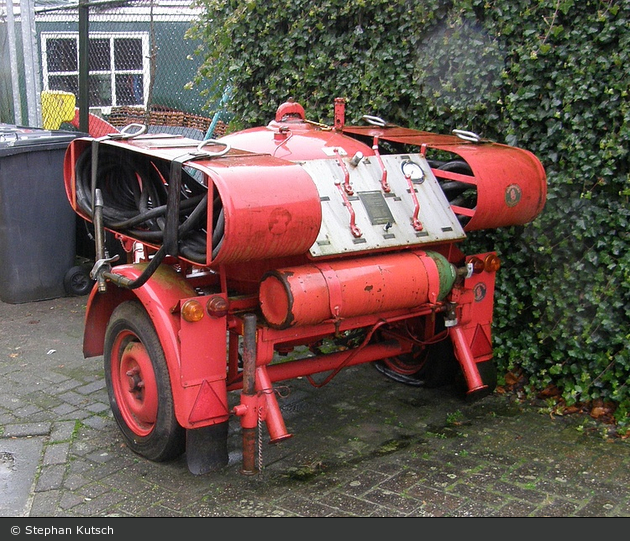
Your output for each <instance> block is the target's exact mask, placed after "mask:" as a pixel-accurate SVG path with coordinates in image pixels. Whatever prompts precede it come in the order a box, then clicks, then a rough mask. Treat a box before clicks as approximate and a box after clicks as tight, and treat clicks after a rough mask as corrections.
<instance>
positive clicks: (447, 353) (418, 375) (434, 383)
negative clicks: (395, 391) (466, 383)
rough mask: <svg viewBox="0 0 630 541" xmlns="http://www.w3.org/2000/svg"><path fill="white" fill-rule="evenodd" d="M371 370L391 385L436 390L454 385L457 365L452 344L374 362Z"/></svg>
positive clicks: (443, 342) (439, 345)
mask: <svg viewBox="0 0 630 541" xmlns="http://www.w3.org/2000/svg"><path fill="white" fill-rule="evenodd" d="M374 367H375V368H376V369H377V370H378V371H379V372H380V373H381V374H383V375H385V376H387V377H388V378H390V379H393V380H394V381H398V382H400V383H404V384H405V385H411V386H414V387H426V388H437V387H444V386H446V385H452V384H453V383H454V382H455V378H456V376H457V372H458V370H459V364H458V362H457V359H455V354H454V353H453V345H452V344H451V341H450V340H448V339H446V340H442V341H441V342H437V343H436V344H431V345H429V346H425V347H422V348H421V347H418V348H414V350H413V351H412V352H411V353H408V354H406V355H400V356H398V357H396V358H393V359H385V360H383V361H376V362H375V363H374Z"/></svg>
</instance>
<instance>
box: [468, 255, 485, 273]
mask: <svg viewBox="0 0 630 541" xmlns="http://www.w3.org/2000/svg"><path fill="white" fill-rule="evenodd" d="M468 266H469V268H470V267H472V273H473V274H479V273H480V272H483V271H484V270H485V268H486V266H485V264H484V262H483V261H482V260H481V259H479V258H478V257H477V256H473V257H471V258H470V260H469V261H468Z"/></svg>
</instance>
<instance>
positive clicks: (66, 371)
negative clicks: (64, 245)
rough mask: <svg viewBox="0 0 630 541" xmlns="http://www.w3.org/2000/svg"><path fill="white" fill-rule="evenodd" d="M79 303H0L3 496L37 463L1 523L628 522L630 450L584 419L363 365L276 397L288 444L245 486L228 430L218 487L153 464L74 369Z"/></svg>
mask: <svg viewBox="0 0 630 541" xmlns="http://www.w3.org/2000/svg"><path fill="white" fill-rule="evenodd" d="M84 303H85V298H81V297H79V298H62V299H54V300H50V301H40V302H34V303H28V304H19V305H11V304H3V303H0V321H1V322H2V333H1V334H0V396H1V401H0V457H4V458H5V460H9V459H10V460H13V461H14V462H15V463H14V464H13V466H14V467H15V468H17V469H13V470H12V469H11V468H6V470H5V471H4V472H3V469H2V461H1V460H0V481H2V479H3V477H2V476H3V475H4V478H5V479H6V480H7V482H6V483H4V485H3V484H2V483H0V490H1V487H2V486H5V487H6V486H11V476H12V475H15V472H18V473H19V466H20V465H21V464H24V463H25V461H26V458H28V457H30V458H34V460H35V466H34V467H33V474H32V476H31V478H30V481H29V486H30V483H31V482H32V487H30V489H29V490H27V491H26V492H27V494H26V495H25V500H24V502H22V503H20V502H18V503H19V505H20V508H19V511H15V510H11V508H9V507H5V508H4V509H3V508H2V505H1V504H0V516H30V517H112V516H120V517H149V516H164V517H171V516H173V517H254V516H264V517H422V516H438V517H443V516H448V517H490V516H503V517H516V516H519V517H522V516H563V517H570V516H573V517H627V516H630V493H629V490H628V487H629V486H630V444H629V443H628V442H627V441H621V440H615V441H606V439H605V438H603V437H602V431H601V430H600V428H601V427H598V425H597V424H595V423H594V422H593V421H592V420H591V419H589V418H587V417H577V416H575V417H571V416H570V417H566V418H562V417H555V418H553V417H551V416H550V415H549V414H548V413H545V412H543V411H541V410H540V409H539V408H536V407H532V406H525V405H519V404H517V403H515V402H514V401H513V400H512V399H511V398H510V397H506V396H500V395H496V394H495V395H492V396H489V397H487V398H485V399H483V400H482V401H480V402H477V403H474V404H468V403H465V402H463V401H462V400H460V399H459V397H457V396H454V395H453V394H451V392H450V391H449V390H448V389H447V390H440V391H438V390H429V389H419V388H413V387H407V386H404V385H401V384H399V383H395V382H393V381H390V380H388V379H386V378H384V377H383V376H382V375H381V374H379V373H378V372H377V371H376V370H374V368H373V367H372V366H369V365H364V366H358V367H353V368H350V369H346V370H345V371H344V372H342V373H341V374H339V375H338V376H337V377H336V378H335V379H333V380H332V382H331V383H329V384H328V385H326V386H324V387H321V388H315V387H313V386H311V385H310V384H309V383H308V382H307V381H306V380H305V379H301V380H292V381H290V382H286V384H284V385H278V386H277V390H278V391H279V392H280V395H281V397H280V398H279V402H280V405H281V408H282V411H283V414H284V417H285V422H286V424H287V428H288V429H289V431H291V432H292V433H293V434H294V436H293V438H291V439H288V440H286V441H284V442H282V443H280V444H277V445H274V446H272V445H268V444H267V443H266V435H264V437H263V443H262V445H261V453H262V466H263V468H262V472H261V473H260V474H258V475H254V476H244V475H242V474H241V473H240V469H241V456H240V428H239V426H238V422H237V421H236V420H235V419H233V420H232V421H231V423H230V425H231V428H230V440H229V442H230V463H229V465H228V466H227V467H226V468H225V469H224V470H222V471H220V472H218V473H211V474H207V475H203V476H193V475H192V474H190V473H189V472H188V469H187V466H186V463H185V460H184V459H182V460H179V461H176V462H173V463H168V464H154V463H151V462H148V461H146V460H144V459H142V458H140V457H138V456H136V455H134V454H133V453H131V452H130V451H129V449H127V448H126V447H125V445H124V444H123V442H122V439H121V437H120V434H119V432H118V429H117V427H116V425H115V422H114V420H113V418H112V416H111V413H110V410H109V404H108V401H107V392H106V389H105V384H104V379H103V370H102V365H101V359H90V360H85V359H83V357H82V353H81V336H82V332H83V310H84ZM29 442H30V443H31V444H32V445H30V450H28V451H27V450H23V449H26V448H25V447H23V446H22V447H21V446H20V445H19V444H20V443H29ZM26 455H28V457H27V456H26ZM12 472H13V473H12ZM7 483H8V485H7ZM0 501H2V498H0ZM2 511H4V515H3V513H2Z"/></svg>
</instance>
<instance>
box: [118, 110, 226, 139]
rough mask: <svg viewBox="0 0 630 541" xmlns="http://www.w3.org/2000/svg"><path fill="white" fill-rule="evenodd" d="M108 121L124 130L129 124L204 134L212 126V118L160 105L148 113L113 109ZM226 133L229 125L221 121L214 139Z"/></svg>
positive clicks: (216, 126)
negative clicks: (193, 129)
mask: <svg viewBox="0 0 630 541" xmlns="http://www.w3.org/2000/svg"><path fill="white" fill-rule="evenodd" d="M107 120H108V122H109V123H110V124H111V125H112V126H115V127H117V128H123V127H125V126H127V125H129V124H146V125H148V126H178V127H182V128H195V129H197V130H200V131H202V132H207V131H208V128H209V127H210V125H211V124H212V119H211V118H207V117H205V116H200V115H193V114H191V113H185V112H183V111H177V110H173V109H168V108H166V107H161V106H159V105H158V106H154V107H152V108H151V111H150V112H148V113H147V111H146V110H145V109H144V108H142V107H112V112H111V114H110V115H109V118H108V119H107ZM226 131H227V124H226V123H225V122H222V121H221V120H219V121H218V122H217V123H216V125H215V127H214V132H213V133H212V137H214V138H216V137H221V136H223V135H225V133H226Z"/></svg>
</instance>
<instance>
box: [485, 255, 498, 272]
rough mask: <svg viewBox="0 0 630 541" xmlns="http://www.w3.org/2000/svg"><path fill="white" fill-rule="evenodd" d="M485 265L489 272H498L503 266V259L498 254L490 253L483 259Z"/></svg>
mask: <svg viewBox="0 0 630 541" xmlns="http://www.w3.org/2000/svg"><path fill="white" fill-rule="evenodd" d="M483 265H484V268H485V270H486V271H487V272H496V271H498V270H499V269H500V268H501V260H500V259H499V256H497V255H496V254H488V255H487V256H486V257H485V259H484V260H483Z"/></svg>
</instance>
